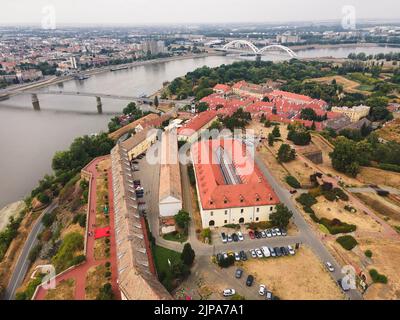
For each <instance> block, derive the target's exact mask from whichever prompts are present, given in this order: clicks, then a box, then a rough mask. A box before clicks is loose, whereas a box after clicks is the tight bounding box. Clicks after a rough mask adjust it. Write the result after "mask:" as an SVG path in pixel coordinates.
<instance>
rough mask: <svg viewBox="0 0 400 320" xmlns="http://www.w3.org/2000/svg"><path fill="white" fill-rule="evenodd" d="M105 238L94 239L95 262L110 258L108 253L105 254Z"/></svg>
mask: <svg viewBox="0 0 400 320" xmlns="http://www.w3.org/2000/svg"><path fill="white" fill-rule="evenodd" d="M106 248H107V244H106V238H101V239H96V240H95V241H94V258H95V260H103V259H106V258H109V257H110V252H109V253H106Z"/></svg>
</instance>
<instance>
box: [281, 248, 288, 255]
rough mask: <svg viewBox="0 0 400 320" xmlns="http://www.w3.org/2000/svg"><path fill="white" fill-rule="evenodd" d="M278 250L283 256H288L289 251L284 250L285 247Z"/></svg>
mask: <svg viewBox="0 0 400 320" xmlns="http://www.w3.org/2000/svg"><path fill="white" fill-rule="evenodd" d="M280 249H281V252H282V254H283V255H284V256H287V255H289V250H288V249H286V248H285V247H281V248H280Z"/></svg>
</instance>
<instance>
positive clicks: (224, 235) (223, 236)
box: [221, 232, 228, 243]
mask: <svg viewBox="0 0 400 320" xmlns="http://www.w3.org/2000/svg"><path fill="white" fill-rule="evenodd" d="M221 240H222V242H223V243H227V242H228V240H227V239H226V234H225V232H221Z"/></svg>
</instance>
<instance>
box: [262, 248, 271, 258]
mask: <svg viewBox="0 0 400 320" xmlns="http://www.w3.org/2000/svg"><path fill="white" fill-rule="evenodd" d="M261 250H262V253H263V254H264V256H265V257H266V258H268V257H270V256H271V252H269V249H268V247H262V248H261Z"/></svg>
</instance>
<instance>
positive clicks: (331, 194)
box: [322, 191, 336, 202]
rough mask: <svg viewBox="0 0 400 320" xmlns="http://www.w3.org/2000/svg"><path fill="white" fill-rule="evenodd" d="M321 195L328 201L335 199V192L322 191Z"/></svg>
mask: <svg viewBox="0 0 400 320" xmlns="http://www.w3.org/2000/svg"><path fill="white" fill-rule="evenodd" d="M322 194H323V196H324V197H325V199H326V200H328V201H331V202H332V201H335V200H336V194H335V193H334V192H332V191H324V192H322Z"/></svg>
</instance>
